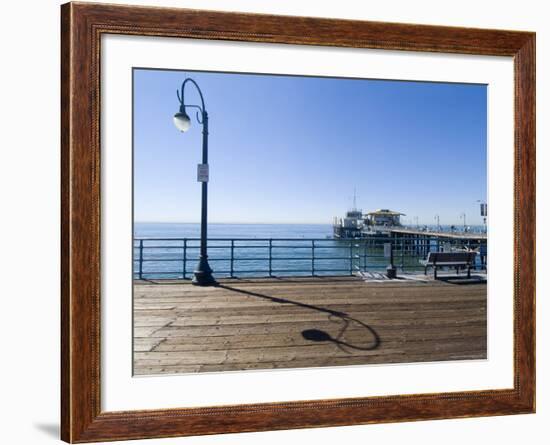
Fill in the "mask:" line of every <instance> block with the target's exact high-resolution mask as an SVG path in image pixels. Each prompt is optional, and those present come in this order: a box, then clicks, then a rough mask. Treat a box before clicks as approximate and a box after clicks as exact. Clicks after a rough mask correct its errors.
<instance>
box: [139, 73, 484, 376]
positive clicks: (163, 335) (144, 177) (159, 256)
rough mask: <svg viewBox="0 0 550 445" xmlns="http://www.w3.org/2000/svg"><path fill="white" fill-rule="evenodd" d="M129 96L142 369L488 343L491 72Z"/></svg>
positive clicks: (243, 84) (435, 350) (470, 348)
mask: <svg viewBox="0 0 550 445" xmlns="http://www.w3.org/2000/svg"><path fill="white" fill-rule="evenodd" d="M132 94H133V102H132V113H133V114H132V140H133V234H132V246H131V248H132V251H133V267H132V274H133V277H132V278H133V308H132V311H133V314H132V315H133V318H132V319H133V327H132V328H133V333H132V334H133V344H132V348H133V351H132V357H133V364H132V365H133V370H132V371H133V375H134V376H151V375H177V374H186V373H206V372H226V371H251V370H266V369H289V368H294V369H296V368H311V367H335V366H359V365H360V366H365V365H389V364H408V363H417V362H434V363H438V362H448V361H452V360H456V361H465V360H467V361H470V360H486V359H487V270H488V264H489V259H488V249H487V246H488V233H490V230H488V227H490V225H489V220H488V203H487V85H486V84H475V83H447V82H433V81H408V80H395V79H364V78H344V77H327V76H299V75H281V74H276V75H275V74H270V73H237V72H212V71H193V70H186V71H181V70H174V69H161V68H150V67H134V68H133V70H132ZM129 235H130V234H129Z"/></svg>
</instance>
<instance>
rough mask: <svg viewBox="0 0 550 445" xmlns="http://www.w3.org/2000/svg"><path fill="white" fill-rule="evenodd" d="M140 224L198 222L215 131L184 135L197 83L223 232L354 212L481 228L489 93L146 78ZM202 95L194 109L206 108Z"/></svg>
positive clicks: (138, 146) (139, 91) (137, 88)
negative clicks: (177, 116) (181, 123)
mask: <svg viewBox="0 0 550 445" xmlns="http://www.w3.org/2000/svg"><path fill="white" fill-rule="evenodd" d="M133 76H134V212H135V220H136V221H137V222H198V221H199V219H200V184H199V183H197V182H196V165H197V164H198V163H200V161H201V143H202V127H201V125H200V124H198V123H197V121H196V120H195V118H194V112H193V114H192V113H191V109H189V114H190V115H191V116H192V119H193V123H192V127H191V129H190V130H189V131H188V132H186V133H180V132H178V131H177V130H176V128H175V127H174V125H173V121H172V117H173V115H174V113H175V112H177V111H178V105H179V104H178V100H177V97H176V90H177V89H178V88H179V87H180V86H181V82H182V81H183V80H184V79H185V77H192V78H193V79H194V80H195V81H197V83H198V84H199V85H200V87H201V89H202V92H203V94H204V98H205V102H206V109H207V111H208V113H209V117H210V123H209V124H210V135H209V164H210V182H209V206H208V210H209V222H210V223H224V222H225V223H325V224H328V223H330V222H331V221H332V217H333V216H342V215H343V213H344V212H345V211H346V210H347V209H348V208H349V207H351V204H352V196H353V190H354V188H355V189H356V190H357V204H358V207H359V208H362V209H363V210H364V211H370V210H374V209H377V208H390V209H393V210H398V211H401V212H403V213H405V214H406V215H407V216H405V217H403V221H404V222H408V220H411V221H412V220H414V219H415V217H418V220H419V222H420V224H433V223H434V215H436V214H439V216H440V221H441V223H442V224H461V220H460V214H461V213H462V212H465V213H466V215H467V222H468V224H481V223H482V218H481V217H480V216H479V204H478V203H476V201H477V200H479V199H481V200H485V199H486V179H487V175H486V171H487V133H486V128H487V90H486V86H485V85H465V84H446V83H432V82H400V81H381V80H365V79H335V78H319V77H295V76H272V75H251V74H228V73H205V72H183V71H165V70H143V69H135V70H134V73H133ZM198 102H199V98H198V95H197V93H196V92H195V91H194V90H193V87H192V85H190V84H188V85H187V86H186V103H198Z"/></svg>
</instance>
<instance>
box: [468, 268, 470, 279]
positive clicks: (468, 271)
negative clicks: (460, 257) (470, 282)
mask: <svg viewBox="0 0 550 445" xmlns="http://www.w3.org/2000/svg"><path fill="white" fill-rule="evenodd" d="M468 278H470V266H468Z"/></svg>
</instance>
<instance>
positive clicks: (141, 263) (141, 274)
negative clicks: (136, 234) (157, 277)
mask: <svg viewBox="0 0 550 445" xmlns="http://www.w3.org/2000/svg"><path fill="white" fill-rule="evenodd" d="M142 278H143V240H142V239H140V240H139V279H140V280H141V279H142Z"/></svg>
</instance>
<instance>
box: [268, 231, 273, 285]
mask: <svg viewBox="0 0 550 445" xmlns="http://www.w3.org/2000/svg"><path fill="white" fill-rule="evenodd" d="M272 251H273V239H271V238H269V276H270V277H271V276H273V275H272V271H273V269H272Z"/></svg>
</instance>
